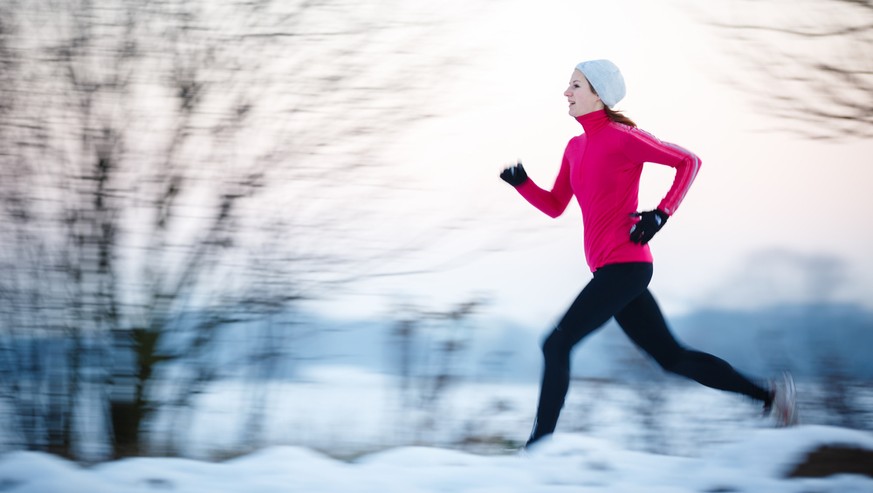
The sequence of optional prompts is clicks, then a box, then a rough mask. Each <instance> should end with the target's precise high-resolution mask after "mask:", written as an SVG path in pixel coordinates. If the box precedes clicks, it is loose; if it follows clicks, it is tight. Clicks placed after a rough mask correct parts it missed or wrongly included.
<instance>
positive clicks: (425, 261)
mask: <svg viewBox="0 0 873 493" xmlns="http://www.w3.org/2000/svg"><path fill="white" fill-rule="evenodd" d="M451 3H452V4H454V3H456V2H451ZM457 3H458V4H459V5H457V6H453V5H449V4H440V8H446V9H452V8H454V9H459V10H458V11H459V12H462V17H463V20H462V21H461V22H459V23H457V24H455V26H454V30H453V31H452V32H450V33H447V35H446V38H447V39H449V43H450V44H449V49H453V50H456V51H457V56H458V57H459V58H460V59H462V60H465V62H466V64H465V65H464V66H461V67H454V68H452V69H450V70H449V75H448V76H447V77H446V78H445V79H444V80H435V81H433V89H432V91H433V100H432V101H430V104H436V105H437V117H435V118H431V119H429V120H428V121H426V122H423V123H422V124H421V125H419V126H416V127H414V128H412V129H410V131H408V132H406V133H405V134H400V135H399V136H398V138H397V139H396V141H395V146H394V148H392V149H391V150H390V151H389V152H387V153H386V155H385V159H386V160H390V161H394V162H396V164H397V166H399V167H400V169H401V170H402V171H401V173H403V174H405V175H407V176H410V177H415V181H418V182H419V183H420V185H417V186H419V187H421V189H420V190H419V191H417V192H416V193H415V194H412V195H411V196H409V197H407V198H404V199H402V200H403V202H402V204H400V205H399V207H398V210H393V211H389V212H386V216H385V217H384V222H382V223H381V224H379V225H374V230H376V231H383V230H384V231H383V233H384V234H385V235H387V236H396V237H397V238H398V240H400V241H402V240H403V239H404V238H408V237H414V236H415V235H416V234H419V233H421V234H424V231H426V230H427V228H428V227H429V226H432V225H440V226H441V227H446V228H452V231H451V232H447V233H446V234H445V235H441V236H440V241H438V242H435V244H434V246H433V247H432V248H431V249H429V251H427V252H426V253H423V254H422V255H420V256H418V257H416V258H415V259H414V260H410V261H409V262H407V263H406V264H405V265H408V266H409V268H412V269H415V268H419V267H421V268H430V267H438V266H441V265H452V266H455V265H456V264H457V266H456V267H454V268H451V269H448V270H445V271H444V272H441V273H439V274H435V275H422V276H404V277H397V278H386V279H383V280H379V281H374V282H371V283H369V284H367V285H366V287H365V289H364V291H365V292H366V294H359V295H358V296H355V297H353V298H351V299H350V300H348V301H347V302H346V303H345V304H344V305H343V306H344V307H345V309H346V310H347V313H348V314H349V315H354V314H359V313H361V314H363V313H366V312H375V314H376V315H384V314H385V313H387V312H390V308H391V306H392V305H393V304H395V303H398V302H413V303H417V304H419V305H421V306H423V307H426V308H434V309H439V308H445V307H448V306H450V305H451V304H453V303H456V302H463V301H467V300H468V299H469V298H471V297H473V296H476V295H480V294H481V295H486V296H487V297H488V298H489V299H490V300H491V305H490V306H489V308H488V309H487V313H485V315H486V316H500V317H507V318H513V319H516V320H518V321H520V322H522V323H524V324H528V325H530V326H531V328H532V329H535V330H542V329H543V328H544V327H546V326H548V325H549V324H551V323H553V322H554V321H555V320H556V319H557V318H558V317H559V316H560V315H561V314H562V313H563V311H564V310H565V309H566V307H567V306H568V304H569V303H570V302H571V301H572V299H573V298H574V297H575V296H576V294H577V293H578V291H579V290H580V289H581V287H582V286H583V285H584V284H585V283H586V282H587V281H588V279H590V272H589V271H588V269H587V267H586V264H585V261H584V256H583V252H582V225H581V218H580V214H579V210H578V206H577V204H576V203H575V201H573V202H571V204H570V206H569V207H568V209H567V212H565V213H564V215H563V216H562V217H561V218H559V219H557V220H553V219H550V218H548V217H547V216H545V215H544V214H542V213H540V212H539V211H537V210H536V209H534V208H533V207H532V206H530V205H529V204H527V202H525V201H524V199H522V198H521V196H520V195H518V194H517V193H516V192H515V191H514V190H512V189H511V188H510V187H509V186H508V185H506V184H505V183H503V182H502V181H501V180H499V178H498V174H499V171H500V169H501V168H502V167H503V166H504V165H505V164H509V163H511V162H513V161H514V160H515V159H517V158H521V159H523V161H524V164H525V168H526V169H527V170H528V174H529V175H530V176H531V178H533V179H534V181H536V182H537V183H538V184H539V185H540V186H542V187H544V188H550V187H551V185H552V183H553V180H554V178H555V176H556V174H557V171H558V167H559V166H560V159H561V156H562V153H563V150H564V146H565V145H566V143H567V141H568V140H569V139H570V138H571V137H573V136H574V135H578V134H579V133H581V131H582V129H581V126H579V124H578V123H576V122H575V121H574V120H573V119H572V118H571V117H569V116H568V115H567V105H566V98H565V97H564V96H563V91H564V89H565V88H566V85H567V82H568V80H569V77H570V75H571V73H572V71H573V67H574V66H575V65H576V63H578V62H580V61H583V60H586V59H592V58H609V59H611V60H612V61H614V62H615V63H616V64H617V65H618V66H619V67H620V68H621V70H622V72H623V74H624V77H625V80H626V83H627V88H628V94H627V97H626V98H625V99H624V100H623V101H621V102H620V103H619V105H618V106H617V109H620V110H624V111H625V112H626V113H627V114H628V115H629V116H630V117H632V118H633V119H634V120H635V121H636V122H637V123H638V124H639V125H640V127H641V128H643V129H645V130H647V131H649V132H651V133H653V134H654V135H656V136H657V137H659V138H661V139H662V140H665V141H669V142H673V143H676V144H679V145H681V146H683V147H686V148H688V149H690V150H692V151H693V152H695V153H696V154H697V155H699V156H700V157H701V159H702V162H703V166H702V168H701V171H700V174H699V175H698V178H697V181H696V182H695V183H694V185H693V187H692V189H691V191H690V192H689V194H688V196H687V197H686V199H685V201H684V202H683V203H682V205H681V207H680V208H679V210H678V212H677V213H676V214H675V216H674V217H673V218H672V219H671V220H670V222H669V223H668V224H667V226H666V227H665V228H664V229H663V230H662V231H661V232H660V233H659V235H658V236H657V237H656V238H655V240H654V241H653V242H652V250H653V254H654V256H655V277H654V280H653V282H652V284H651V288H652V290H653V292H654V294H655V296H656V297H657V298H658V299H659V301H660V302H661V304H662V307H663V308H664V310H665V311H666V312H667V313H668V315H669V314H675V313H682V312H685V311H688V310H693V309H695V308H699V307H702V306H733V307H737V306H752V305H754V304H762V303H763V304H766V303H770V302H779V301H791V300H798V299H803V296H804V295H805V293H806V291H808V286H807V280H806V279H804V278H803V276H802V275H800V274H799V273H796V272H791V271H792V268H793V267H792V265H793V264H791V262H790V261H786V262H787V263H788V264H791V265H787V266H786V265H783V266H778V265H772V262H767V263H768V265H760V266H756V265H751V264H750V263H749V257H750V255H753V254H755V253H757V252H760V251H762V250H770V249H781V250H788V251H791V252H794V254H795V255H796V256H798V257H800V258H803V257H804V256H809V255H819V254H826V255H835V256H838V257H840V258H842V259H844V261H845V263H846V266H847V267H848V268H847V272H846V274H847V278H846V279H845V281H844V282H843V283H842V284H841V285H840V287H839V289H838V290H837V291H835V292H834V293H833V295H834V297H836V298H837V299H840V300H845V301H857V302H862V303H865V304H868V305H870V303H871V302H870V301H869V300H870V299H873V296H870V295H871V294H873V259H871V258H870V255H869V254H868V252H869V249H870V240H871V239H873V233H871V232H870V231H869V230H868V229H867V226H868V225H869V224H870V220H869V218H868V217H867V214H868V212H869V211H870V210H873V194H871V193H870V192H869V191H868V187H869V185H868V184H869V183H871V182H873V171H871V168H873V162H871V158H870V156H873V142H871V141H869V140H867V141H859V140H846V141H841V142H821V141H811V140H808V139H803V138H801V137H798V136H795V135H791V134H788V133H779V132H773V131H770V129H773V128H775V127H776V126H777V125H776V122H775V121H774V120H773V119H772V118H771V117H769V116H768V115H767V114H766V113H765V112H764V110H763V109H761V108H758V107H756V106H755V105H754V104H753V103H752V99H751V97H747V96H746V95H744V94H743V93H741V92H740V91H739V90H738V89H737V88H735V87H733V86H732V85H731V84H730V83H729V82H728V81H727V77H725V75H727V74H729V75H730V76H731V77H743V76H744V74H743V72H742V71H743V70H747V68H746V67H743V66H741V65H740V64H738V63H736V59H734V58H732V57H731V55H730V54H728V53H727V47H726V46H727V45H726V43H725V41H724V40H723V39H722V38H720V37H719V34H718V33H717V32H716V31H715V30H714V29H712V28H710V27H707V26H704V25H702V24H701V22H700V19H699V18H698V17H697V14H694V13H692V12H690V11H689V10H688V9H687V8H685V7H684V5H685V3H684V2H682V1H680V0H677V1H674V2H647V1H645V0H620V1H611V2H579V1H578V0H576V1H573V0H540V1H537V2H528V1H523V0H515V1H494V2H482V3H483V4H487V8H486V7H484V6H481V5H480V6H469V4H467V3H464V2H457ZM426 49H427V48H425V49H424V50H423V53H422V56H427V51H426ZM431 49H436V48H435V47H431ZM440 49H445V46H444V45H443V46H442V48H440ZM425 104H427V103H425ZM672 176H673V171H672V169H670V168H668V167H663V166H659V165H655V164H650V165H648V166H647V169H646V171H645V172H644V176H643V186H642V187H643V188H642V190H641V200H640V202H641V208H643V209H645V208H652V207H654V206H655V205H656V204H657V202H658V200H660V198H661V197H662V196H663V195H664V194H666V192H667V189H668V188H669V186H670V183H671V181H672ZM410 197H414V198H411V199H410ZM459 259H463V261H461V260H459ZM398 265H399V266H400V265H403V264H398ZM756 272H757V273H763V274H759V275H756V274H755V273H756ZM762 276H763V277H762ZM768 276H769V277H773V279H770V278H769V277H768Z"/></svg>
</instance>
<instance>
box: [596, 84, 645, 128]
mask: <svg viewBox="0 0 873 493" xmlns="http://www.w3.org/2000/svg"><path fill="white" fill-rule="evenodd" d="M585 81H586V82H588V87H590V88H591V92H593V93H594V94H597V90H596V89H594V86H593V85H591V81H590V80H588V79H585ZM603 109H604V111H606V116H608V117H609V119H610V120H612V121H614V122H616V123H621V124H622V125H627V126H628V127H636V126H637V124H636V122H634V121H633V120H631V119H630V118H628V117H627V116H625V115H624V114H623V113H622V112H621V111H616V110H614V109H612V108H610V107H609V106H606V105H605V104H604V105H603Z"/></svg>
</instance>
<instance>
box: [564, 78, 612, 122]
mask: <svg viewBox="0 0 873 493" xmlns="http://www.w3.org/2000/svg"><path fill="white" fill-rule="evenodd" d="M564 96H566V97H567V101H568V102H569V103H570V116H572V117H577V116H582V115H585V114H587V113H591V112H592V111H597V110H602V109H603V107H604V105H603V101H601V100H600V97H598V96H597V94H595V93H594V91H592V90H591V85H590V84H589V83H588V79H586V78H585V76H584V75H582V72H580V71H579V70H574V71H573V76H572V77H570V86H569V87H567V90H566V91H564Z"/></svg>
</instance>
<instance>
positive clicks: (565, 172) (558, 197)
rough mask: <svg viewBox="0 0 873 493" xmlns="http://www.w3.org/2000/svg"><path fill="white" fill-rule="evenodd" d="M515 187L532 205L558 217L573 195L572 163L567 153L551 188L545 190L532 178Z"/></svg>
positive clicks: (550, 215) (551, 215)
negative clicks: (571, 182)
mask: <svg viewBox="0 0 873 493" xmlns="http://www.w3.org/2000/svg"><path fill="white" fill-rule="evenodd" d="M515 189H516V190H518V193H520V194H521V196H522V197H524V198H525V199H526V200H527V201H528V202H530V203H531V205H533V206H534V207H536V208H537V209H539V210H541V211H543V212H544V213H546V214H547V215H548V216H549V217H558V216H560V215H561V214H563V213H564V211H565V210H566V209H567V204H569V203H570V199H571V198H572V197H573V190H572V188H571V187H570V163H569V161H567V156H566V153H565V155H564V158H563V160H562V161H561V170H560V171H558V177H557V178H556V179H555V184H554V186H552V189H551V190H549V191H546V190H543V189H542V188H540V187H539V186H537V184H536V183H534V182H533V180H531V179H528V180H526V181H525V182H524V183H522V184H521V185H519V186H517V187H515Z"/></svg>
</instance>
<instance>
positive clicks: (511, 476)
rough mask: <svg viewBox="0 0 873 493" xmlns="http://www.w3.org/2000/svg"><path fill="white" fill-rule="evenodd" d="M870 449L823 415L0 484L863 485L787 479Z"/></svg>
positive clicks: (407, 489)
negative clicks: (488, 449) (656, 450)
mask: <svg viewBox="0 0 873 493" xmlns="http://www.w3.org/2000/svg"><path fill="white" fill-rule="evenodd" d="M835 443H838V444H844V445H851V446H854V447H859V448H865V449H868V450H873V436H871V435H870V434H869V433H866V432H861V431H849V430H845V429H840V428H832V427H822V426H800V427H796V428H791V429H757V430H748V431H747V432H745V433H742V434H740V435H738V436H736V437H735V440H734V441H733V442H732V443H730V444H725V445H721V446H717V447H714V448H713V449H711V450H710V451H708V452H707V453H706V454H704V455H703V456H701V457H698V458H689V457H676V456H668V455H657V454H650V453H642V452H632V451H628V450H623V449H622V448H620V447H616V446H615V445H614V444H613V443H611V442H609V441H605V440H601V439H595V438H590V437H587V436H585V435H579V434H560V435H556V436H555V437H554V438H553V439H551V440H550V441H547V442H545V443H543V444H542V446H540V447H538V448H537V449H535V450H533V451H532V452H530V453H529V454H527V455H499V456H482V455H474V454H470V453H464V452H458V451H453V450H446V449H438V448H425V447H402V448H395V449H389V450H386V451H383V452H379V453H374V454H369V455H365V456H362V457H359V458H357V459H355V460H353V461H348V462H346V461H339V460H336V459H332V458H329V457H327V456H324V455H321V454H319V453H317V452H313V451H312V450H310V449H306V448H299V447H271V448H267V449H264V450H262V451H259V452H255V453H252V454H249V455H246V456H242V457H238V458H235V459H232V460H228V461H225V462H220V463H212V462H201V461H194V460H189V459H168V458H138V459H127V460H122V461H117V462H109V463H103V464H99V465H96V466H92V467H82V466H79V465H76V464H74V463H71V462H66V461H64V460H61V459H58V458H55V457H53V456H49V455H46V454H42V453H34V452H13V453H8V454H6V455H5V456H2V457H0V491H8V492H13V493H51V492H64V493H143V492H153V491H179V492H185V493H198V492H204V493H206V492H208V493H220V492H228V493H269V492H283V493H286V492H306V493H319V492H324V493H339V492H343V493H354V492H361V493H374V492H378V493H419V492H420V493H424V492H446V493H462V492H471V493H472V492H475V493H492V492H493V493H498V492H499V493H512V492H524V493H532V492H542V493H549V492H555V493H558V492H570V491H573V492H611V493H620V492H635V493H636V492H675V493H678V492H767V493H782V492H785V493H788V492H791V493H795V492H796V493H806V492H813V491H814V492H840V493H870V492H871V491H873V478H870V477H866V476H863V475H858V474H842V475H834V476H830V477H824V478H791V479H789V478H787V477H786V476H787V474H788V473H789V471H791V470H792V469H793V466H794V465H796V464H798V463H799V462H801V461H803V460H804V457H805V456H806V455H807V454H808V453H809V452H810V451H812V450H814V449H815V448H817V447H818V446H819V445H823V444H835Z"/></svg>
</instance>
